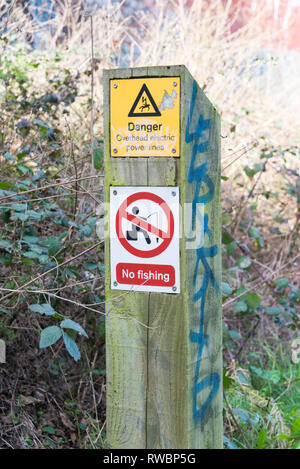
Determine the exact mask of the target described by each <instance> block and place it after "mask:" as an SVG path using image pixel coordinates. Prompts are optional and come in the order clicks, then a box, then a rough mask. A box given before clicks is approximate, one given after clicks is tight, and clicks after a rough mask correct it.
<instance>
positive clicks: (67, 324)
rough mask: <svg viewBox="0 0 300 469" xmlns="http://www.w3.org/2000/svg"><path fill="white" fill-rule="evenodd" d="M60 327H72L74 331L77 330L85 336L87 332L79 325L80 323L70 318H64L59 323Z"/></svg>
mask: <svg viewBox="0 0 300 469" xmlns="http://www.w3.org/2000/svg"><path fill="white" fill-rule="evenodd" d="M60 327H62V328H64V329H73V330H74V331H77V332H79V333H80V334H82V335H84V336H85V337H88V335H87V333H86V332H85V330H84V329H83V328H82V327H81V326H80V324H78V323H77V322H75V321H72V319H64V320H63V321H62V322H61V323H60Z"/></svg>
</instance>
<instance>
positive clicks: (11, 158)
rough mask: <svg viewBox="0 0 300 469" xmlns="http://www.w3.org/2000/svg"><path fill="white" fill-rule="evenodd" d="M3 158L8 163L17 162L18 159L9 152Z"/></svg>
mask: <svg viewBox="0 0 300 469" xmlns="http://www.w3.org/2000/svg"><path fill="white" fill-rule="evenodd" d="M3 158H5V159H6V160H7V161H16V159H15V158H14V157H13V156H12V155H11V154H10V153H9V151H6V152H5V153H4V154H3Z"/></svg>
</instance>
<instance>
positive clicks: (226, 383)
mask: <svg viewBox="0 0 300 469" xmlns="http://www.w3.org/2000/svg"><path fill="white" fill-rule="evenodd" d="M233 384H234V380H233V379H232V378H230V377H229V376H227V375H226V369H225V368H224V369H223V387H224V389H225V390H227V389H229V388H230V387H231V386H232V385H233Z"/></svg>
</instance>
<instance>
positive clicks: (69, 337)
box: [0, 0, 300, 449]
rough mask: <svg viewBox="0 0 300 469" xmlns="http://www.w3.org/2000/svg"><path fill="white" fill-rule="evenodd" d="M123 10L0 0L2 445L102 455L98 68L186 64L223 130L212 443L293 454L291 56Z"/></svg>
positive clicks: (217, 10)
mask: <svg viewBox="0 0 300 469" xmlns="http://www.w3.org/2000/svg"><path fill="white" fill-rule="evenodd" d="M128 3H129V6H128ZM131 3H132V2H127V1H126V2H110V1H106V2H98V3H97V2H84V1H71V0H60V1H56V2H54V1H51V0H47V1H42V0H39V1H34V2H25V1H19V0H18V1H13V0H12V1H8V0H0V103H1V114H0V224H1V233H0V294H1V298H0V313H1V314H0V337H1V338H2V339H3V340H5V342H6V346H7V363H6V365H1V378H0V391H1V394H0V402H1V415H0V419H1V423H2V425H1V429H0V444H1V446H2V447H13V448H30V447H34V448H41V447H52V448H63V447H71V446H72V447H80V448H101V447H103V446H105V326H104V311H105V298H104V276H105V266H104V264H103V262H104V261H103V241H102V239H103V228H104V227H103V212H104V209H103V128H102V125H103V116H102V114H103V96H102V94H103V90H102V70H103V69H104V68H112V67H116V66H117V67H120V66H121V67H124V66H125V67H130V66H135V67H136V66H143V65H161V64H167V65H170V64H172V65H173V64H181V63H184V64H185V65H186V66H187V67H188V68H189V70H190V71H191V73H192V74H193V75H194V77H195V78H196V80H197V81H198V83H199V85H200V86H201V87H202V88H203V89H204V90H205V93H206V94H207V96H208V97H209V99H210V100H211V101H212V102H213V103H214V105H215V106H216V107H217V109H218V111H219V112H220V114H221V118H222V136H221V137H222V145H223V149H222V204H223V228H222V229H223V233H222V242H223V285H222V287H223V312H224V315H223V317H224V321H223V324H224V328H223V339H224V421H225V437H224V445H225V447H226V448H230V449H235V448H259V449H263V448H298V447H299V445H300V403H299V383H300V364H299V361H300V353H298V351H299V348H297V347H299V342H300V341H298V339H299V310H300V308H299V305H300V290H299V287H300V285H299V278H300V269H299V265H300V254H299V227H300V172H299V125H298V124H299V123H298V122H297V119H296V116H297V113H296V109H298V108H299V104H300V103H299V90H298V84H297V79H298V77H299V71H300V70H299V69H300V60H299V54H297V53H296V52H293V51H291V52H287V51H286V50H282V49H280V48H276V49H275V48H274V46H273V43H272V41H271V40H270V37H271V38H272V39H274V31H273V30H271V31H270V30H268V28H267V27H266V28H264V29H262V27H261V22H260V15H261V14H262V12H261V11H259V12H258V14H257V15H254V16H253V17H252V18H251V20H249V21H248V22H247V24H246V25H244V26H243V27H241V28H239V29H238V30H237V31H232V28H231V25H232V24H233V21H234V20H235V19H236V18H237V17H238V15H239V14H240V12H239V10H238V8H237V7H236V9H235V10H234V12H232V9H231V8H230V5H229V4H231V2H225V3H224V2H221V1H214V0H212V1H210V2H206V1H200V2H199V1H196V0H195V1H189V2H188V8H187V4H186V2H184V1H183V0H178V1H175V0H174V1H172V2H162V1H159V0H157V1H154V2H152V3H153V5H152V8H137V7H134V5H133V7H131V8H129V7H130V4H131ZM228 5H229V6H228ZM144 6H145V5H144ZM146 6H147V2H146ZM297 73H298V74H297ZM16 193H17V195H15V194H16ZM45 347H47V348H46V349H45Z"/></svg>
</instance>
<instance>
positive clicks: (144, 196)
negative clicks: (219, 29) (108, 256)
mask: <svg viewBox="0 0 300 469" xmlns="http://www.w3.org/2000/svg"><path fill="white" fill-rule="evenodd" d="M137 200H151V201H152V202H155V203H157V204H158V205H159V206H160V207H161V208H162V210H163V211H164V213H165V215H166V217H167V221H168V230H167V232H165V231H162V230H160V229H159V228H156V227H155V226H153V225H151V223H148V222H146V221H145V220H143V219H141V218H139V217H137V216H135V215H132V214H130V213H128V212H127V211H126V208H127V207H129V205H130V204H132V203H133V202H136V201H137ZM123 218H126V220H128V221H130V222H131V223H133V224H135V225H136V226H139V227H141V228H143V229H144V230H146V231H148V232H150V233H152V234H155V235H156V236H158V237H159V238H162V239H163V242H162V243H161V244H160V245H159V246H157V247H156V248H154V249H152V250H150V251H143V250H142V249H137V248H135V247H133V246H132V245H131V244H130V243H129V242H128V241H127V239H126V238H125V236H124V233H123V231H122V227H121V226H122V219H123ZM116 232H117V236H118V238H119V241H120V243H121V244H122V246H123V247H124V248H125V249H126V250H127V251H128V252H130V253H131V254H133V255H134V256H137V257H144V258H147V257H155V256H158V255H159V254H161V253H162V252H163V251H165V250H166V249H167V247H168V246H169V244H170V242H171V241H172V238H173V235H174V217H173V213H172V212H171V209H170V207H169V206H168V204H167V203H166V202H165V201H164V200H163V199H162V198H161V197H159V196H158V195H156V194H152V193H151V192H138V193H136V194H132V195H130V196H129V197H127V198H126V199H125V200H124V202H122V204H121V205H120V208H119V210H118V212H117V215H116Z"/></svg>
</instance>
